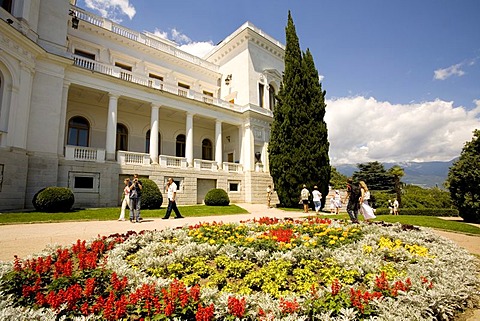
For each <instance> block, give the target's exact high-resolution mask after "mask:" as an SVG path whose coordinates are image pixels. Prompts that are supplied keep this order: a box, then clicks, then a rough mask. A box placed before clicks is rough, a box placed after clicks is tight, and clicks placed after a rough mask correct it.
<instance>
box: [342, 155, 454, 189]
mask: <svg viewBox="0 0 480 321" xmlns="http://www.w3.org/2000/svg"><path fill="white" fill-rule="evenodd" d="M456 160H457V159H456V158H455V159H452V160H451V161H448V162H400V163H382V164H383V166H384V167H385V169H386V170H388V169H389V168H391V167H392V166H394V165H398V166H400V167H401V168H403V170H404V172H405V176H403V177H402V182H403V183H406V184H412V185H418V186H422V187H434V186H438V187H440V188H442V187H443V183H444V182H445V180H446V179H447V175H448V171H449V169H450V166H452V164H453V162H454V161H456ZM334 167H335V168H336V169H337V171H338V172H339V173H341V174H343V175H346V176H352V174H353V172H355V171H358V167H357V165H356V164H345V165H337V166H334Z"/></svg>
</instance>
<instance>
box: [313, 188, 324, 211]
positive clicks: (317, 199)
mask: <svg viewBox="0 0 480 321" xmlns="http://www.w3.org/2000/svg"><path fill="white" fill-rule="evenodd" d="M312 196H313V204H314V205H315V213H316V214H317V215H318V214H320V213H319V212H320V208H321V207H322V193H320V192H319V191H318V187H317V186H314V187H313V191H312Z"/></svg>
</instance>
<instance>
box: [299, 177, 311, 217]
mask: <svg viewBox="0 0 480 321" xmlns="http://www.w3.org/2000/svg"><path fill="white" fill-rule="evenodd" d="M309 197H310V191H309V190H308V189H307V185H305V184H303V189H302V191H301V192H300V200H301V202H302V204H303V212H304V213H308V198H309Z"/></svg>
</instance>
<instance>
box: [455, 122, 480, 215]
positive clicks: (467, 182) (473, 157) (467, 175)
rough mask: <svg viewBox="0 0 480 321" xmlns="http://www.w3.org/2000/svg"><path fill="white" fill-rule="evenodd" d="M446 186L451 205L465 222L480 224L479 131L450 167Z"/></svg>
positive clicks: (475, 131)
mask: <svg viewBox="0 0 480 321" xmlns="http://www.w3.org/2000/svg"><path fill="white" fill-rule="evenodd" d="M447 185H448V189H449V191H450V196H451V198H452V201H453V204H454V205H455V206H456V207H457V208H458V211H459V212H460V214H459V215H460V216H461V217H462V218H463V219H464V220H465V221H467V222H472V223H479V222H480V130H478V129H476V130H474V132H473V138H472V140H471V141H469V142H467V143H465V146H464V147H463V149H462V152H461V153H460V158H459V159H458V160H457V161H456V162H455V163H453V165H452V167H450V171H449V172H448V177H447Z"/></svg>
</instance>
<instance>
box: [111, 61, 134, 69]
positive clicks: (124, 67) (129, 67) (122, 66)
mask: <svg viewBox="0 0 480 321" xmlns="http://www.w3.org/2000/svg"><path fill="white" fill-rule="evenodd" d="M115 66H116V67H120V68H122V69H123V70H128V71H132V66H128V65H125V64H122V63H120V62H116V63H115Z"/></svg>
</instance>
